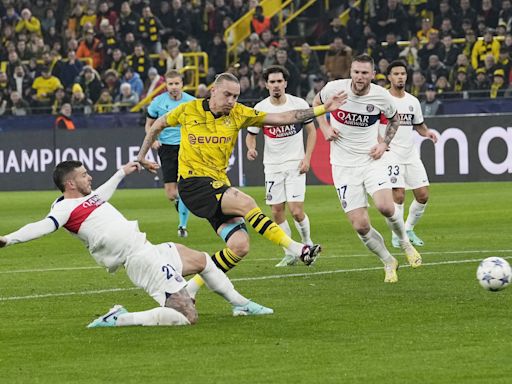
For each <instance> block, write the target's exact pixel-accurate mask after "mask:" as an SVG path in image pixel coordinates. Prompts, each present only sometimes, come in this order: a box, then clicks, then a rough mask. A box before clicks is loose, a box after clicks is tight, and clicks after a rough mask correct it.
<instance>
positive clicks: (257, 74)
mask: <svg viewBox="0 0 512 384" xmlns="http://www.w3.org/2000/svg"><path fill="white" fill-rule="evenodd" d="M262 78H263V64H262V63H260V62H259V61H257V62H256V64H254V67H252V71H251V73H250V74H249V79H250V80H251V88H252V89H255V88H256V87H257V86H258V83H259V81H260V79H262ZM304 89H307V88H304Z"/></svg>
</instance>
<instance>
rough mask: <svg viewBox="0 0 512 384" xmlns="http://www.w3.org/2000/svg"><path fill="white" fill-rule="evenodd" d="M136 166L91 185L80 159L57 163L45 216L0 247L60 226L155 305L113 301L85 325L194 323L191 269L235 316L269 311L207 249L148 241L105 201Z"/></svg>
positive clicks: (2, 240) (1, 242) (5, 239)
mask: <svg viewBox="0 0 512 384" xmlns="http://www.w3.org/2000/svg"><path fill="white" fill-rule="evenodd" d="M139 168H140V165H139V164H138V163H136V162H130V163H128V164H126V165H124V166H123V167H122V168H121V169H120V170H119V171H117V172H116V173H115V174H114V176H112V177H111V178H110V179H109V180H108V181H107V182H106V183H104V184H103V185H101V186H100V187H99V188H97V189H96V190H92V188H91V181H92V177H91V176H90V175H89V174H88V172H87V170H86V169H85V167H84V166H83V165H82V163H81V162H79V161H64V162H62V163H60V164H58V165H57V166H56V167H55V170H54V173H53V179H54V181H55V184H56V185H57V187H58V188H59V189H60V190H61V191H62V192H63V195H62V196H61V197H59V198H58V199H57V200H55V202H54V203H53V205H52V208H51V210H50V213H49V214H48V215H47V217H46V218H44V219H42V220H40V221H37V222H34V223H30V224H27V225H25V226H24V227H22V228H20V229H19V230H17V231H15V232H12V233H10V234H8V235H5V236H0V248H1V247H5V246H8V245H13V244H17V243H22V242H26V241H30V240H33V239H37V238H39V237H42V236H44V235H47V234H50V233H52V232H54V231H56V230H57V229H59V228H60V227H64V228H65V229H67V230H68V232H70V233H71V234H72V235H75V236H76V237H78V238H79V239H80V240H81V241H82V242H83V243H84V245H85V246H86V247H87V249H88V250H89V252H90V254H91V256H92V257H93V258H94V260H95V261H96V263H97V264H98V265H100V266H102V267H105V268H106V269H107V270H108V271H109V272H115V271H116V270H117V269H118V268H119V267H121V266H124V268H125V269H126V274H127V275H128V277H129V278H130V280H131V281H132V282H133V283H134V284H135V285H136V286H137V287H140V288H143V289H144V290H145V291H146V292H147V293H148V294H149V295H150V296H151V297H152V298H153V299H155V300H156V301H157V302H158V304H159V305H160V307H157V308H154V309H151V310H148V311H143V312H127V311H126V309H124V308H123V307H122V306H120V305H115V306H114V307H113V308H112V309H111V310H110V311H109V312H107V313H106V314H105V315H103V316H100V317H99V318H98V319H96V320H94V321H93V322H92V323H90V324H89V325H88V327H89V328H95V327H109V326H127V325H145V326H151V325H188V324H194V323H195V322H196V321H197V311H196V309H195V305H194V303H193V301H192V299H191V298H190V296H189V294H188V292H187V290H186V285H187V282H186V281H185V279H184V278H183V276H186V275H189V274H195V273H200V275H201V277H202V278H203V279H204V281H205V282H206V284H207V286H208V287H209V288H210V289H212V290H213V291H214V292H216V293H218V294H220V295H221V296H223V297H224V298H225V299H226V300H227V301H228V302H230V303H231V304H232V305H233V315H234V316H240V315H263V314H271V313H273V311H272V310H271V309H270V308H265V307H263V306H261V305H259V304H256V303H254V302H252V301H250V300H248V299H246V298H245V297H243V296H242V295H240V294H239V293H238V292H237V291H236V290H235V289H234V287H233V284H232V283H231V281H230V280H229V279H228V278H227V277H226V275H225V274H224V273H223V272H222V271H221V270H220V269H218V268H217V267H216V266H215V264H214V263H213V261H212V260H211V258H210V257H209V256H208V254H206V253H204V252H199V251H195V250H193V249H190V248H187V247H185V246H183V245H181V244H175V243H163V244H158V245H153V244H151V243H150V242H149V241H147V240H146V234H145V233H143V232H141V231H140V230H139V228H138V224H137V222H136V221H128V220H127V219H126V218H125V217H124V216H123V215H122V214H121V213H120V212H119V211H118V210H117V209H116V208H114V206H112V205H111V204H110V203H108V200H109V199H110V198H111V197H112V195H113V194H114V192H115V190H116V188H117V186H118V184H119V183H120V182H121V181H122V180H123V178H124V177H125V175H128V174H130V173H133V172H134V171H136V170H138V169H139Z"/></svg>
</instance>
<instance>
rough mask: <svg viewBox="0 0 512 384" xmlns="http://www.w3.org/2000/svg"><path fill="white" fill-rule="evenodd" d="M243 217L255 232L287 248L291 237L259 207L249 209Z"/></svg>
mask: <svg viewBox="0 0 512 384" xmlns="http://www.w3.org/2000/svg"><path fill="white" fill-rule="evenodd" d="M245 219H246V220H247V222H248V223H249V224H250V225H251V227H253V228H254V229H255V230H256V232H258V233H259V234H260V235H262V236H263V237H264V238H266V239H268V240H270V241H271V242H273V243H274V244H277V245H279V246H281V247H285V248H288V247H289V246H290V244H291V243H292V239H290V237H289V236H288V235H287V234H286V233H285V232H284V231H283V230H282V229H281V227H280V226H279V225H277V224H276V223H274V222H273V221H272V220H270V218H268V216H266V215H265V214H264V213H263V212H261V209H260V208H259V207H256V208H254V209H251V210H250V211H249V213H247V215H245Z"/></svg>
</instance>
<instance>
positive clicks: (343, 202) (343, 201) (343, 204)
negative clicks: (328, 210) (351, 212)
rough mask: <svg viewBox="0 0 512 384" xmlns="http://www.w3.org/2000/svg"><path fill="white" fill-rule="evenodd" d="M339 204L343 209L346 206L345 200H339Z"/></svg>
mask: <svg viewBox="0 0 512 384" xmlns="http://www.w3.org/2000/svg"><path fill="white" fill-rule="evenodd" d="M341 206H342V207H343V209H345V208H347V200H341Z"/></svg>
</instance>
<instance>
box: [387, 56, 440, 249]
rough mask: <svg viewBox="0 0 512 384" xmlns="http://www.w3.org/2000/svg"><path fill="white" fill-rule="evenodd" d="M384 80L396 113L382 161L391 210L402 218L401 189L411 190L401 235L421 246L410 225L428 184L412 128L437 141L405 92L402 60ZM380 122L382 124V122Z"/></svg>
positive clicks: (419, 214) (422, 204) (395, 243)
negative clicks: (396, 123) (393, 131)
mask: <svg viewBox="0 0 512 384" xmlns="http://www.w3.org/2000/svg"><path fill="white" fill-rule="evenodd" d="M387 72H388V80H389V82H390V84H391V88H390V89H389V93H390V94H391V96H392V97H393V100H394V101H395V105H396V107H397V110H398V120H399V121H400V129H398V131H397V133H396V135H395V137H394V138H393V141H392V142H391V145H390V146H389V153H387V154H386V156H385V157H384V159H385V160H386V161H387V163H388V165H387V171H388V176H389V178H390V182H391V186H392V187H393V199H394V201H395V208H396V209H397V210H398V211H399V212H400V214H401V215H402V217H403V214H404V200H405V189H406V188H408V189H412V192H413V194H414V201H413V202H412V203H411V205H410V207H409V214H408V215H407V220H406V221H405V232H406V233H407V236H408V237H409V240H410V241H411V243H412V244H413V245H416V246H423V244H424V243H423V240H421V239H420V238H419V237H418V236H417V235H416V233H415V232H414V226H415V225H416V224H417V223H418V221H419V220H420V219H421V217H422V216H423V213H424V212H425V208H426V206H427V201H428V197H429V189H428V186H429V182H428V176H427V171H426V170H425V167H424V166H423V163H422V162H421V159H420V155H419V153H418V150H417V149H416V146H415V145H414V138H413V128H414V129H416V131H417V132H418V133H419V134H420V135H421V136H423V137H426V138H428V139H430V140H432V141H433V142H434V143H436V142H437V135H436V133H435V132H434V131H433V130H431V129H428V128H427V126H426V125H425V122H424V120H423V114H422V113H421V107H420V102H419V101H418V99H417V98H416V97H414V96H413V95H411V94H410V93H407V92H406V91H405V84H406V82H407V67H406V64H405V63H404V62H403V61H400V60H396V61H393V62H391V63H390V64H389V66H388V70H387ZM383 122H384V121H383ZM384 129H385V125H384V124H382V125H381V129H380V134H381V135H383V134H384ZM391 243H392V244H393V247H395V248H398V247H400V244H399V242H398V237H396V235H395V234H394V233H392V235H391Z"/></svg>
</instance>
